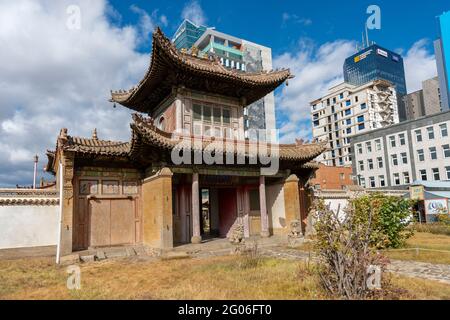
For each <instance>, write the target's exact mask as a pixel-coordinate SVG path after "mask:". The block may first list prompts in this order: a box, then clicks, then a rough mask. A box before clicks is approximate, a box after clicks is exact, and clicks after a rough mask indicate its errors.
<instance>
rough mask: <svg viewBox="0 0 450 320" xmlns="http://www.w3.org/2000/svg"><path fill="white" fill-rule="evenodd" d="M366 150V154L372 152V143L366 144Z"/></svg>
mask: <svg viewBox="0 0 450 320" xmlns="http://www.w3.org/2000/svg"><path fill="white" fill-rule="evenodd" d="M366 149H367V153H371V152H372V143H370V142H366Z"/></svg>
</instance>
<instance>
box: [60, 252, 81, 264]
mask: <svg viewBox="0 0 450 320" xmlns="http://www.w3.org/2000/svg"><path fill="white" fill-rule="evenodd" d="M59 262H60V264H62V265H69V264H75V263H79V262H80V256H79V255H78V254H69V255H66V256H62V257H61V258H60V259H59Z"/></svg>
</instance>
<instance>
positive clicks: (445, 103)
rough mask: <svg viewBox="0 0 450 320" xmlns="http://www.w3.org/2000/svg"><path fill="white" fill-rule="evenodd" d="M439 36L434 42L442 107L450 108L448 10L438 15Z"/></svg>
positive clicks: (449, 22)
mask: <svg viewBox="0 0 450 320" xmlns="http://www.w3.org/2000/svg"><path fill="white" fill-rule="evenodd" d="M438 29H439V38H438V39H437V40H436V41H435V42H434V51H435V55H436V65H437V70H438V77H439V86H440V89H441V101H442V109H443V110H448V109H450V81H449V79H450V11H448V12H445V13H443V14H442V15H440V16H439V17H438Z"/></svg>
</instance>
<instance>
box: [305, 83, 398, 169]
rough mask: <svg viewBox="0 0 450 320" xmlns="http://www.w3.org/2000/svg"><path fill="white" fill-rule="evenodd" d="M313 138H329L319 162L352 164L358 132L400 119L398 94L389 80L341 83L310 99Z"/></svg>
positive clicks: (325, 139) (396, 121) (390, 123)
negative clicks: (360, 83) (353, 143)
mask: <svg viewBox="0 0 450 320" xmlns="http://www.w3.org/2000/svg"><path fill="white" fill-rule="evenodd" d="M311 117H312V125H313V130H312V131H313V137H314V139H316V140H318V141H327V142H328V150H327V151H326V152H324V153H323V154H322V155H320V156H319V158H318V159H316V160H317V161H319V162H321V163H323V164H325V165H327V166H351V165H352V157H351V147H350V146H351V139H352V137H353V136H355V135H356V134H360V133H363V132H367V131H371V130H374V129H378V128H383V127H386V126H390V125H393V124H395V123H398V122H399V119H398V110H397V93H396V91H395V87H394V85H393V84H391V83H390V82H388V81H385V80H376V81H372V82H369V83H366V84H364V85H362V86H355V85H351V84H349V83H342V84H340V85H338V86H335V87H333V88H331V89H330V90H329V92H328V93H327V94H326V95H325V96H324V97H322V98H320V99H318V100H316V101H313V102H311Z"/></svg>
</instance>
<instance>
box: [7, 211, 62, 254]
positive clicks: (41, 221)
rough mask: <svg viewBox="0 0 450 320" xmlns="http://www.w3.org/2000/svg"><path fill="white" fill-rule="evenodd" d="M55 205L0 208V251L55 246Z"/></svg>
mask: <svg viewBox="0 0 450 320" xmlns="http://www.w3.org/2000/svg"><path fill="white" fill-rule="evenodd" d="M58 210H59V207H58V206H57V205H48V206H47V205H45V206H36V205H18V206H0V249H10V248H25V247H40V246H50V245H56V239H57V225H58Z"/></svg>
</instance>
